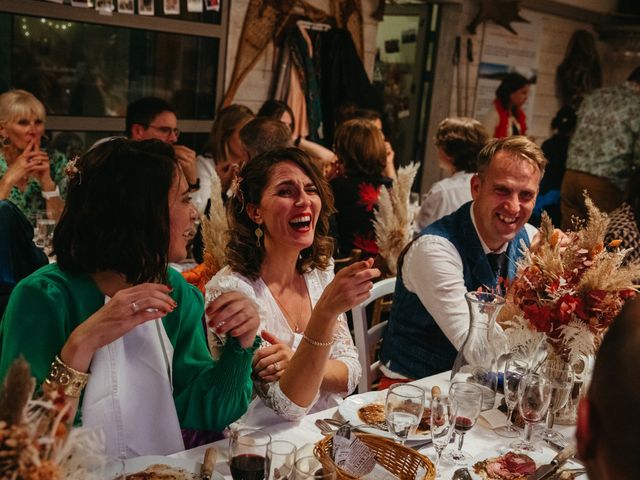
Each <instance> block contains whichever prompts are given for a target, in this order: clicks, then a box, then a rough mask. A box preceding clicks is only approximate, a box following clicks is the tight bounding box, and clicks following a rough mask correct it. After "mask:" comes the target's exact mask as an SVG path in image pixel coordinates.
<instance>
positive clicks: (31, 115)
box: [0, 90, 67, 225]
mask: <svg viewBox="0 0 640 480" xmlns="http://www.w3.org/2000/svg"><path fill="white" fill-rule="evenodd" d="M44 122H45V110H44V106H43V105H42V103H41V102H40V101H39V100H38V99H37V98H36V97H34V96H33V95H31V94H30V93H29V92H27V91H25V90H10V91H8V92H5V93H3V94H2V95H0V145H1V146H2V150H1V151H0V200H10V201H11V202H13V203H14V204H15V205H17V206H18V208H20V210H22V212H23V213H24V214H25V216H26V217H27V218H28V219H29V220H30V221H31V222H32V223H33V225H35V221H36V213H37V212H38V211H40V210H46V212H47V216H48V217H49V218H52V219H57V218H58V217H59V216H60V214H61V213H62V208H63V206H64V202H63V197H64V194H65V192H66V184H65V181H64V180H65V175H64V167H65V165H66V164H67V158H66V157H65V156H64V155H63V154H62V153H60V152H54V153H53V154H52V155H51V157H50V156H49V155H48V154H47V152H46V151H44V150H41V148H40V143H41V141H42V137H43V135H44V128H45V127H44Z"/></svg>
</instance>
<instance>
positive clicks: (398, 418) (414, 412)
mask: <svg viewBox="0 0 640 480" xmlns="http://www.w3.org/2000/svg"><path fill="white" fill-rule="evenodd" d="M424 401H425V394H424V390H423V389H422V388H420V387H417V386H415V385H408V384H406V383H397V384H395V385H391V387H389V390H388V392H387V398H386V401H385V405H384V413H385V417H386V419H387V425H388V427H389V431H390V432H391V433H393V435H394V436H395V438H396V441H398V442H400V444H401V445H404V442H405V441H406V440H407V437H408V436H409V434H411V433H415V431H416V429H417V428H418V424H419V423H420V420H421V419H422V413H423V411H424Z"/></svg>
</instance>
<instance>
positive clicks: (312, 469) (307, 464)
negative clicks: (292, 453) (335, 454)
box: [293, 456, 338, 480]
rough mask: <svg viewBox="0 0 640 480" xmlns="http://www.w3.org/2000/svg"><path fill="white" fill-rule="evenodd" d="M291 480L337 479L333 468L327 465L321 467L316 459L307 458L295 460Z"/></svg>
mask: <svg viewBox="0 0 640 480" xmlns="http://www.w3.org/2000/svg"><path fill="white" fill-rule="evenodd" d="M293 478H294V480H307V479H313V480H335V479H336V478H338V477H337V472H336V469H335V467H334V466H332V465H329V464H328V463H327V464H325V465H323V464H322V463H321V462H320V460H318V459H317V458H316V457H314V456H308V457H302V458H299V459H297V460H296V463H295V467H294V477H293Z"/></svg>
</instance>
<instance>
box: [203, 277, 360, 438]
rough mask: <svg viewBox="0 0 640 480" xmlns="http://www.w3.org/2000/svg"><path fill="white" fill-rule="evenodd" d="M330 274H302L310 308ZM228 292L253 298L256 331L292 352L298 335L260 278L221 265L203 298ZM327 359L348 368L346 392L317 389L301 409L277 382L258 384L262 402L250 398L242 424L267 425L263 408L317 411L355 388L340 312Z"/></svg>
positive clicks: (354, 357)
mask: <svg viewBox="0 0 640 480" xmlns="http://www.w3.org/2000/svg"><path fill="white" fill-rule="evenodd" d="M333 277H334V274H333V269H330V270H326V271H323V270H312V271H310V272H308V273H305V274H304V279H305V282H306V284H307V290H308V291H309V297H310V299H311V306H312V307H315V305H316V303H317V302H318V299H319V298H320V295H321V294H322V292H323V291H324V289H325V287H326V286H327V285H328V284H329V283H330V282H331V280H333ZM229 291H239V292H241V293H243V294H245V295H246V296H247V297H249V298H251V299H252V300H254V301H255V303H256V305H257V307H258V310H259V312H260V331H262V330H266V331H268V332H270V333H272V334H274V335H275V336H276V337H278V338H279V339H280V340H282V341H283V342H285V343H286V344H287V345H289V346H290V347H291V349H292V350H293V351H295V350H296V348H297V347H298V345H299V344H300V340H301V339H302V334H300V333H295V332H294V331H293V330H292V329H291V327H290V326H289V323H288V322H287V320H286V318H285V316H284V314H283V313H282V311H281V310H280V307H279V306H278V304H277V303H276V301H275V299H274V297H273V295H272V294H271V292H270V291H269V288H268V287H267V285H266V284H265V283H264V281H263V280H262V279H261V278H258V279H257V280H255V281H252V280H249V279H248V278H246V277H244V276H242V275H240V274H239V273H235V272H233V271H232V270H231V269H230V268H229V267H225V268H223V269H222V270H220V271H219V272H218V273H217V274H216V275H215V276H214V277H213V278H212V279H211V280H210V281H209V283H207V298H210V297H211V296H212V295H213V296H217V295H218V294H219V293H224V292H229ZM329 358H330V359H332V360H339V361H341V362H342V363H344V364H345V365H346V367H347V369H348V371H349V379H348V382H347V389H346V391H344V392H340V393H335V392H326V391H323V390H320V392H319V393H318V396H317V397H316V399H315V401H314V402H312V403H311V405H309V406H308V407H306V408H305V407H301V406H299V405H297V404H295V403H294V402H293V401H291V400H290V399H289V398H288V397H287V396H286V395H285V394H284V393H283V392H282V390H281V389H280V384H279V382H274V383H269V384H260V388H258V390H260V396H261V397H262V401H260V399H255V400H254V401H253V403H252V404H251V405H250V406H249V410H248V412H247V414H246V415H245V417H243V420H242V423H244V424H252V425H267V424H269V423H271V422H269V421H268V420H276V419H275V418H269V417H273V415H272V412H271V411H266V410H267V408H268V409H271V410H272V411H273V412H275V413H276V414H278V415H279V417H284V418H286V419H288V420H299V419H301V418H302V417H304V416H305V415H306V414H307V413H309V412H315V411H320V410H324V409H326V408H329V407H334V406H336V405H338V404H339V403H340V402H341V401H342V399H343V398H344V397H345V396H347V395H349V394H350V393H351V392H352V391H353V390H354V389H355V388H356V385H357V384H358V380H359V379H360V374H361V368H360V363H359V362H358V351H357V350H356V347H355V345H354V344H353V340H352V338H351V334H350V333H349V327H348V326H347V321H346V317H345V315H344V314H342V315H340V317H339V318H338V327H337V330H336V341H335V343H334V344H333V346H332V347H331V353H330V355H329ZM280 420H281V418H280Z"/></svg>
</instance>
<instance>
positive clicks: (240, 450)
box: [229, 428, 271, 480]
mask: <svg viewBox="0 0 640 480" xmlns="http://www.w3.org/2000/svg"><path fill="white" fill-rule="evenodd" d="M269 443H271V436H270V435H269V434H268V433H265V432H264V431H262V430H255V429H251V428H241V429H239V430H234V431H232V432H231V437H230V438H229V469H230V470H231V477H232V478H233V480H263V479H264V474H265V467H266V458H267V447H268V446H269Z"/></svg>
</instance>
